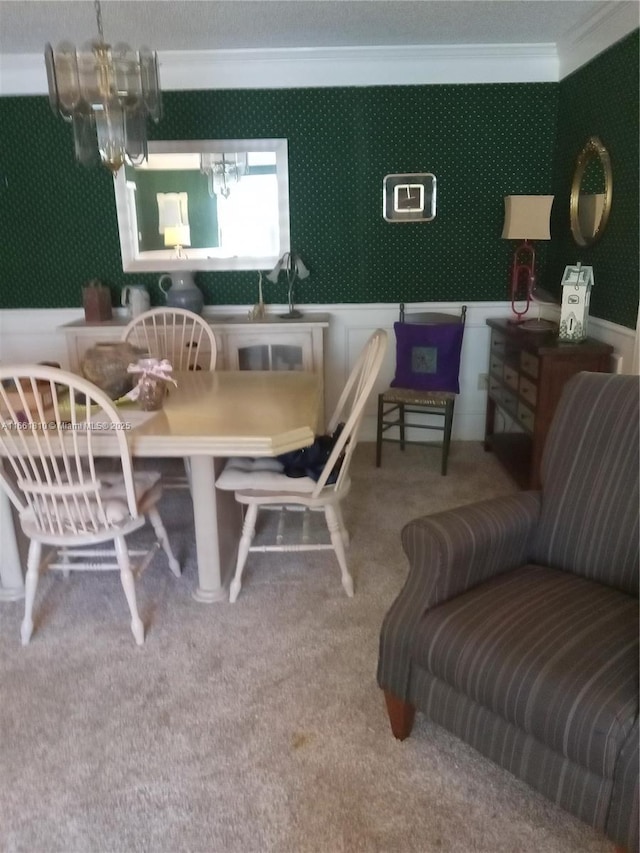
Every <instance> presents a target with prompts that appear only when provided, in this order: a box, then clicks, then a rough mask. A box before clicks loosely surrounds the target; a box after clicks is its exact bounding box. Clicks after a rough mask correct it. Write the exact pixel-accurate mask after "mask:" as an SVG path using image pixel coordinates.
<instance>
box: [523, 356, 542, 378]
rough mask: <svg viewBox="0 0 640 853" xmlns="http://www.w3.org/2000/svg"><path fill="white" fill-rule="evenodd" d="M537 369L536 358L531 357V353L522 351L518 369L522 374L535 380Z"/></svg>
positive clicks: (537, 360)
mask: <svg viewBox="0 0 640 853" xmlns="http://www.w3.org/2000/svg"><path fill="white" fill-rule="evenodd" d="M539 367H540V362H539V359H538V356H536V355H533V353H530V352H527V351H526V350H522V352H521V353H520V369H521V370H522V372H523V373H526V374H528V375H529V376H532V377H533V378H534V379H537V378H538V370H539Z"/></svg>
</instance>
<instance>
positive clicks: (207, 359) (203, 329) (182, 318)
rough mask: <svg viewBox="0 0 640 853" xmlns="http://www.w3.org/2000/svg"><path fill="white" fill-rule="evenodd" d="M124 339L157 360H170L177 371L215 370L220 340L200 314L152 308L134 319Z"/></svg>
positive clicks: (182, 310)
mask: <svg viewBox="0 0 640 853" xmlns="http://www.w3.org/2000/svg"><path fill="white" fill-rule="evenodd" d="M122 340H123V341H127V342H128V343H130V344H133V346H136V347H140V348H141V349H144V350H146V351H147V352H148V353H149V355H150V356H152V357H154V358H167V359H169V361H170V362H171V364H172V366H173V369H174V370H196V369H197V368H196V365H198V366H199V367H200V368H201V369H203V370H215V366H216V358H217V350H218V348H217V345H216V338H215V335H214V334H213V329H212V328H211V326H210V325H209V324H208V323H207V322H206V321H205V320H203V319H202V317H201V316H200V315H199V314H194V312H193V311H187V310H185V309H184V308H152V309H151V310H150V311H145V312H144V314H139V315H138V316H137V317H136V318H135V319H133V320H132V321H131V322H130V323H129V325H128V326H127V327H126V328H125V330H124V332H123V333H122Z"/></svg>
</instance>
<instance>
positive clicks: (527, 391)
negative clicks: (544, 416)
mask: <svg viewBox="0 0 640 853" xmlns="http://www.w3.org/2000/svg"><path fill="white" fill-rule="evenodd" d="M520 396H521V397H522V398H523V399H524V400H526V401H527V403H528V404H529V405H530V406H531V408H532V409H535V407H536V401H537V399H538V386H537V385H536V384H535V382H531V380H530V379H527V378H526V377H525V376H521V377H520Z"/></svg>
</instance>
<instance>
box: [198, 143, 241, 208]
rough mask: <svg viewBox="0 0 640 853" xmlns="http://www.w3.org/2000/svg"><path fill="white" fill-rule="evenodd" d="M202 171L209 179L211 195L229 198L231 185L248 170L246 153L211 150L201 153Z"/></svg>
mask: <svg viewBox="0 0 640 853" xmlns="http://www.w3.org/2000/svg"><path fill="white" fill-rule="evenodd" d="M200 171H201V172H202V174H203V175H206V176H207V178H208V179H209V195H210V196H211V197H212V198H213V196H214V195H221V196H222V197H223V198H229V195H230V194H231V187H232V185H233V184H237V183H238V181H239V180H240V178H241V177H242V176H243V175H245V174H246V172H247V155H246V153H242V154H241V153H238V154H226V153H220V152H209V153H203V154H201V155H200Z"/></svg>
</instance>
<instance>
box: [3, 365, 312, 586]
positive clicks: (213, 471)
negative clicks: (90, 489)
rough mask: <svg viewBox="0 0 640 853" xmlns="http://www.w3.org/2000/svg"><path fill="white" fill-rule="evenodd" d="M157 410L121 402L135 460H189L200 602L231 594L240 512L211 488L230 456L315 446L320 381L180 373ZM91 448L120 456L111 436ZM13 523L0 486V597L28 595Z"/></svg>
mask: <svg viewBox="0 0 640 853" xmlns="http://www.w3.org/2000/svg"><path fill="white" fill-rule="evenodd" d="M173 378H174V379H175V382H176V384H175V386H174V385H172V384H169V386H168V392H167V395H166V398H165V400H164V402H163V405H162V408H161V409H159V410H158V411H155V412H143V411H141V410H140V408H139V407H138V405H137V404H135V403H128V404H125V405H122V406H118V411H119V414H120V416H121V419H122V421H123V423H124V424H125V425H126V426H127V427H128V429H127V440H128V443H129V447H130V451H131V455H132V457H133V458H134V463H135V458H136V457H140V458H142V457H144V458H171V457H173V458H176V457H182V458H184V459H187V460H188V463H189V464H188V470H189V485H190V488H191V497H192V503H193V521H194V536H195V545H196V559H197V567H198V586H197V588H196V590H195V591H194V593H193V597H194V598H195V599H196V600H197V601H200V602H206V603H209V602H218V601H224V600H227V599H228V594H227V591H226V588H225V586H226V580H227V579H228V578H229V577H230V576H231V571H232V569H233V567H234V564H235V557H236V552H237V546H238V542H239V537H240V532H241V527H242V514H241V508H240V505H239V504H238V503H237V502H236V500H235V498H234V495H233V492H227V491H223V490H218V489H216V486H215V483H216V475H217V474H218V473H219V472H220V470H221V468H222V467H223V466H224V464H225V460H226V459H227V458H228V457H237V456H243V457H258V456H271V457H272V456H278V455H279V454H281V453H287V452H289V451H291V450H297V449H299V448H301V447H306V446H308V445H310V444H312V443H313V440H314V436H315V435H316V432H317V431H318V429H321V428H322V425H321V424H319V423H318V421H319V418H320V413H321V411H322V392H323V389H322V383H321V380H320V378H319V376H318V374H316V373H311V372H306V371H257V370H256V371H253V370H221V371H213V372H210V371H191V372H188V371H185V372H175V373H174V374H173ZM93 439H94V441H95V442H96V445H95V447H96V453H98V442H99V454H100V455H102V456H105V457H108V456H115V455H119V451H118V444H117V441H116V439H115V437H114V434H113V432H111V433H110V432H109V431H108V430H105V431H104V432H100V433H99V437H98V438H97V439H96V433H95V432H94V433H93ZM16 527H17V519H16V518H15V511H14V510H12V507H11V505H10V502H9V499H8V497H7V496H6V495H5V493H4V492H3V491H0V536H1V539H2V555H1V557H0V600H5V601H6V600H16V599H18V598H21V597H22V596H23V595H24V578H23V569H22V559H21V556H22V555H21V553H20V552H21V548H20V547H19V541H18V540H19V536H18V534H17V530H16Z"/></svg>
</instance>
